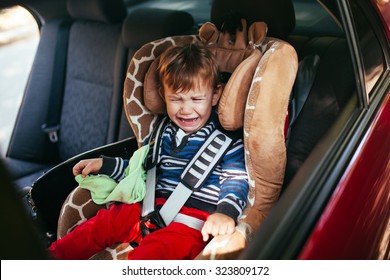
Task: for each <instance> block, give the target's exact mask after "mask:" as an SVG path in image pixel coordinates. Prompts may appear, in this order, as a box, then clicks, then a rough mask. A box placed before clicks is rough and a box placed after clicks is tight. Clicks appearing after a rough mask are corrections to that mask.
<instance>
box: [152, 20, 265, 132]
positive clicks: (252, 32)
mask: <svg viewBox="0 0 390 280" xmlns="http://www.w3.org/2000/svg"><path fill="white" fill-rule="evenodd" d="M242 25H243V29H242V30H241V31H240V30H237V32H236V34H235V35H234V36H231V34H228V33H221V32H220V31H219V30H218V29H217V28H216V26H215V25H214V24H212V23H210V22H208V23H205V24H204V25H203V26H202V27H201V28H200V30H199V36H198V38H197V39H198V40H199V43H203V44H205V45H206V46H207V47H208V48H210V49H211V51H212V52H213V53H214V54H215V58H216V62H217V64H218V68H219V71H220V72H228V73H230V74H231V77H230V79H229V81H228V82H227V84H226V85H225V87H224V90H223V92H222V96H221V99H220V102H219V106H218V115H219V118H220V122H221V125H222V126H223V127H224V128H225V129H226V130H236V129H239V128H242V126H243V122H244V112H245V103H246V97H247V95H248V92H249V88H250V85H251V82H252V78H253V74H254V72H255V69H256V66H257V64H258V62H259V61H260V58H261V52H260V51H259V50H258V49H257V48H256V46H257V45H259V44H260V43H261V42H262V41H263V40H264V38H265V37H266V34H267V25H266V24H265V23H263V22H256V23H253V24H252V25H251V26H250V28H249V29H248V30H247V27H246V22H245V20H242ZM157 64H158V59H156V60H155V61H154V62H152V64H151V66H150V67H149V70H148V71H147V73H146V76H145V80H144V102H145V106H146V107H147V108H148V109H149V110H150V111H151V112H153V113H155V114H166V111H165V104H164V101H163V100H162V98H161V97H160V95H159V94H158V87H159V82H158V77H157V74H156V69H157Z"/></svg>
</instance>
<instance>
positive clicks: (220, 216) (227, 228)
mask: <svg viewBox="0 0 390 280" xmlns="http://www.w3.org/2000/svg"><path fill="white" fill-rule="evenodd" d="M220 165H221V169H222V170H221V176H220V182H221V191H220V194H219V202H218V205H217V209H216V212H215V213H214V214H212V215H210V216H209V217H208V219H207V221H206V222H205V224H204V226H203V228H202V235H203V239H204V240H205V241H206V240H208V238H209V235H210V234H211V235H213V236H214V237H215V236H218V235H226V234H233V233H234V231H235V222H236V221H237V219H238V218H239V217H240V216H241V214H242V211H243V209H244V208H245V206H246V200H247V196H248V176H247V173H246V169H245V158H244V145H243V142H242V140H241V139H239V140H237V141H236V142H235V143H234V144H233V146H232V147H231V148H230V149H229V151H228V152H227V153H226V155H225V156H224V158H223V159H222V161H221V163H220Z"/></svg>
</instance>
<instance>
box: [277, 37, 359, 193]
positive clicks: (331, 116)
mask: <svg viewBox="0 0 390 280" xmlns="http://www.w3.org/2000/svg"><path fill="white" fill-rule="evenodd" d="M287 41H289V42H290V43H291V44H292V45H293V46H295V48H296V50H297V51H298V55H299V60H300V61H301V62H302V61H303V60H304V59H305V58H308V57H314V56H316V59H317V60H318V61H317V62H316V63H317V64H318V65H317V66H316V67H315V69H314V67H312V68H313V69H308V68H306V69H303V68H302V69H299V70H298V76H299V75H300V74H302V75H308V73H306V74H304V73H302V71H315V73H310V75H312V79H313V80H312V81H311V82H312V85H311V87H310V91H309V92H308V94H307V97H305V99H304V103H303V107H302V109H301V111H300V113H299V114H298V116H296V119H295V121H294V123H293V124H291V125H290V127H289V130H290V131H289V139H288V146H287V165H286V174H285V178H284V187H286V186H287V185H288V183H289V182H290V181H291V180H292V178H293V177H294V176H295V174H296V173H297V171H298V170H299V168H300V167H301V166H302V164H303V163H304V162H305V160H306V159H307V157H308V156H309V154H310V153H311V152H312V151H313V149H314V148H315V146H316V145H317V144H318V143H319V142H320V141H321V139H322V138H323V137H324V136H325V134H326V133H327V132H328V130H329V129H330V127H331V126H332V124H334V122H335V121H336V119H337V118H338V117H339V116H340V114H341V112H342V110H343V108H344V107H345V106H346V104H347V102H348V101H349V99H350V98H351V97H352V96H353V93H354V92H355V90H356V87H355V78H354V72H353V68H352V61H351V58H350V54H349V50H348V45H347V41H346V39H345V38H343V37H336V36H323V37H313V38H309V37H304V36H301V37H300V36H292V37H290V38H289V39H288V40H287ZM309 67H310V66H309ZM294 94H298V95H299V94H301V93H300V92H295V93H294Z"/></svg>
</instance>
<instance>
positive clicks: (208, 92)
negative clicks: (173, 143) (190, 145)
mask: <svg viewBox="0 0 390 280" xmlns="http://www.w3.org/2000/svg"><path fill="white" fill-rule="evenodd" d="M163 86H164V92H163V93H161V95H162V97H163V99H164V100H165V103H166V104H167V113H168V116H169V118H170V119H171V120H172V121H173V122H174V123H175V124H176V125H177V126H178V127H180V128H181V129H182V130H183V131H184V132H185V133H193V132H196V131H198V130H199V129H201V128H202V127H203V126H204V125H205V124H206V123H207V121H208V119H209V117H210V115H211V111H212V107H213V106H215V105H217V103H218V100H219V97H220V94H221V87H220V86H218V88H217V89H216V90H215V89H214V88H213V87H212V86H210V85H208V84H207V83H198V85H197V86H196V88H194V89H190V90H189V91H187V92H176V91H175V90H173V89H171V88H170V87H168V86H166V85H165V84H164V85H163Z"/></svg>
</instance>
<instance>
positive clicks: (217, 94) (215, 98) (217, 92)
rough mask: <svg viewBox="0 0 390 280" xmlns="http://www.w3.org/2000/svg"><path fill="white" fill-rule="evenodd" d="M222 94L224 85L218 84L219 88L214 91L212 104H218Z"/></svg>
mask: <svg viewBox="0 0 390 280" xmlns="http://www.w3.org/2000/svg"><path fill="white" fill-rule="evenodd" d="M221 94H222V85H220V84H219V85H217V88H216V89H214V92H213V99H212V105H213V106H216V105H217V104H218V101H219V98H220V97H221Z"/></svg>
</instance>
